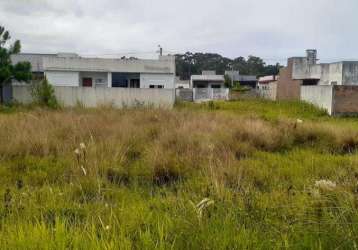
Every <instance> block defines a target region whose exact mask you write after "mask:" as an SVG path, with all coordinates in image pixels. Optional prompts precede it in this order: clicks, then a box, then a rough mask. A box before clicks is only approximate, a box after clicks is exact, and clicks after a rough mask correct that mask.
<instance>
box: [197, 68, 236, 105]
mask: <svg viewBox="0 0 358 250" xmlns="http://www.w3.org/2000/svg"><path fill="white" fill-rule="evenodd" d="M190 87H191V88H192V89H193V99H194V101H206V100H217V99H219V100H220V99H221V100H227V99H228V98H229V89H227V88H226V87H225V77H224V75H217V74H216V72H215V71H209V70H207V71H203V72H202V74H201V75H192V76H191V79H190Z"/></svg>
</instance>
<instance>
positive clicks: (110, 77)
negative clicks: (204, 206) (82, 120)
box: [11, 53, 175, 107]
mask: <svg viewBox="0 0 358 250" xmlns="http://www.w3.org/2000/svg"><path fill="white" fill-rule="evenodd" d="M11 59H12V62H13V63H17V62H20V61H29V62H30V63H31V65H32V71H33V75H34V78H35V79H36V80H41V79H44V78H45V77H46V78H47V80H48V81H49V83H50V84H51V85H53V87H54V90H55V95H56V97H57V98H58V99H59V101H60V102H61V103H63V105H64V106H73V105H76V103H78V102H80V103H83V104H84V105H85V106H90V107H96V106H98V105H107V104H110V105H114V106H118V107H122V106H130V105H137V104H150V105H151V104H153V105H157V106H162V105H165V106H172V105H173V104H174V102H175V80H174V79H175V57H174V56H159V58H158V59H151V60H149V59H146V60H143V59H116V58H87V57H81V56H79V55H77V54H74V53H58V54H29V53H28V54H18V55H13V56H12V58H11ZM27 88H28V87H27V86H26V85H25V84H22V83H16V82H14V83H13V86H12V89H13V99H15V100H16V101H19V102H24V103H28V102H31V100H32V99H31V96H30V94H29V90H28V89H27ZM151 89H153V90H151Z"/></svg>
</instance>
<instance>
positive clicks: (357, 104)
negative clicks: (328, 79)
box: [332, 86, 358, 115]
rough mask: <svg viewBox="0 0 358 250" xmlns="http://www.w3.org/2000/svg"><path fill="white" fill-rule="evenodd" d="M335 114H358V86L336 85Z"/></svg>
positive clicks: (334, 90) (334, 96)
mask: <svg viewBox="0 0 358 250" xmlns="http://www.w3.org/2000/svg"><path fill="white" fill-rule="evenodd" d="M332 111H333V114H334V115H339V114H348V115H349V114H358V86H334V89H333V110H332Z"/></svg>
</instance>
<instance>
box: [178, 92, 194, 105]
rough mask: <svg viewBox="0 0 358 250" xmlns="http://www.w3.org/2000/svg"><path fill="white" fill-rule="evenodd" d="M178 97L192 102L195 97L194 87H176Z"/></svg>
mask: <svg viewBox="0 0 358 250" xmlns="http://www.w3.org/2000/svg"><path fill="white" fill-rule="evenodd" d="M175 94H176V98H177V99H178V100H181V101H186V102H192V101H193V100H194V99H193V89H176V90H175Z"/></svg>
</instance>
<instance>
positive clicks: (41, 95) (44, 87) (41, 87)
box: [32, 78, 59, 109]
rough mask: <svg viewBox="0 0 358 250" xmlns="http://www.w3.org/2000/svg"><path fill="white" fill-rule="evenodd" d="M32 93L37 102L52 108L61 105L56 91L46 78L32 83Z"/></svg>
mask: <svg viewBox="0 0 358 250" xmlns="http://www.w3.org/2000/svg"><path fill="white" fill-rule="evenodd" d="M32 95H33V97H34V100H35V104H38V105H40V106H43V107H48V108H52V109H56V108H58V107H59V104H58V101H57V99H56V96H55V91H54V89H53V87H52V85H51V84H50V83H49V82H48V80H47V79H46V78H45V79H44V80H42V81H40V82H34V83H33V84H32Z"/></svg>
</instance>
